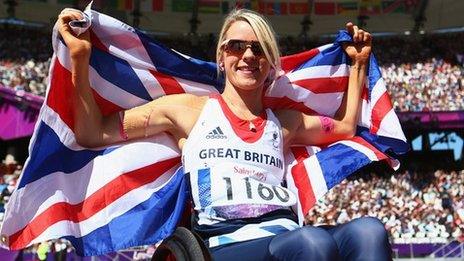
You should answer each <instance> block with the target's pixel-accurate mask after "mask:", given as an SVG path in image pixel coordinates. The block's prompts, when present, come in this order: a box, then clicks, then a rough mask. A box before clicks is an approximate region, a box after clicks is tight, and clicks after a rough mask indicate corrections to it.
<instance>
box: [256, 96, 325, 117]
mask: <svg viewBox="0 0 464 261" xmlns="http://www.w3.org/2000/svg"><path fill="white" fill-rule="evenodd" d="M263 103H264V107H265V108H271V109H273V110H277V109H293V110H297V111H301V112H303V113H306V114H308V115H317V114H318V113H317V112H315V111H314V110H312V109H310V108H309V107H307V106H306V105H305V104H304V103H303V102H296V101H294V100H292V99H290V98H288V97H279V98H276V97H263Z"/></svg>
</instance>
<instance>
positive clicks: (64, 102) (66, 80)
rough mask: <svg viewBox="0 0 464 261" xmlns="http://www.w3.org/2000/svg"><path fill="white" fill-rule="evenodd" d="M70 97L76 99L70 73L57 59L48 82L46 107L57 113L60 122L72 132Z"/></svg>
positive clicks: (72, 99) (72, 114)
mask: <svg viewBox="0 0 464 261" xmlns="http://www.w3.org/2000/svg"><path fill="white" fill-rule="evenodd" d="M70 97H76V95H75V91H74V85H73V83H72V76H71V72H70V71H68V69H66V68H65V67H64V66H62V65H61V64H60V61H59V60H58V59H55V62H54V65H53V71H52V76H51V81H50V91H49V93H48V97H47V105H48V107H50V108H51V109H52V110H54V111H55V112H56V113H58V115H60V118H61V120H62V121H63V122H64V123H65V124H66V125H68V127H69V128H70V129H72V130H73V129H74V113H73V110H72V108H74V106H72V104H73V103H74V102H75V101H74V98H71V99H70ZM70 103H71V104H70Z"/></svg>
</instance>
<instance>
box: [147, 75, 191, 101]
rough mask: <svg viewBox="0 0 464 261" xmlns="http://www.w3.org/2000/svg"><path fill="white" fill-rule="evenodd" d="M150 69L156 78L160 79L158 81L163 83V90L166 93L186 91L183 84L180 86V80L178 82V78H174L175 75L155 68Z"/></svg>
mask: <svg viewBox="0 0 464 261" xmlns="http://www.w3.org/2000/svg"><path fill="white" fill-rule="evenodd" d="M149 71H150V73H151V74H152V75H153V76H154V77H155V78H156V80H158V82H159V83H160V85H161V88H163V91H164V93H165V94H166V95H169V94H178V93H185V91H184V89H182V86H180V84H179V82H177V81H176V79H174V77H172V76H169V75H166V74H163V73H160V72H158V71H155V70H149Z"/></svg>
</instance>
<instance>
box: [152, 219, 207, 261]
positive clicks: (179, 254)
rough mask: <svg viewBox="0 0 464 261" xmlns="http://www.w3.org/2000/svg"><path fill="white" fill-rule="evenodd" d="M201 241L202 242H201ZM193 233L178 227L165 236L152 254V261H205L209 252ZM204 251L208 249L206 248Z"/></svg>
mask: <svg viewBox="0 0 464 261" xmlns="http://www.w3.org/2000/svg"><path fill="white" fill-rule="evenodd" d="M201 243H202V242H201ZM202 245H203V244H200V242H199V241H198V240H197V238H196V237H195V235H194V234H193V233H192V232H191V231H190V230H188V229H186V228H184V227H178V228H177V229H176V231H175V232H174V234H172V235H171V236H170V237H168V238H166V239H165V240H164V241H163V243H161V244H160V245H159V246H158V247H157V248H156V251H155V253H154V254H153V257H152V259H151V260H152V261H165V260H169V261H173V260H176V261H207V260H210V258H209V252H208V253H204V250H205V249H206V248H205V247H202ZM206 251H208V250H207V249H206Z"/></svg>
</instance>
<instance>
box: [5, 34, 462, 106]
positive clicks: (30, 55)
mask: <svg viewBox="0 0 464 261" xmlns="http://www.w3.org/2000/svg"><path fill="white" fill-rule="evenodd" d="M50 38H51V36H50V32H49V31H48V30H43V29H36V28H35V29H32V28H29V29H27V28H24V27H4V28H2V30H0V84H1V85H3V86H7V87H10V88H14V89H15V90H25V91H28V92H32V93H34V94H37V95H44V94H45V89H46V83H47V74H48V68H49V66H50V56H51V44H50ZM158 38H159V37H158ZM324 39H325V40H324ZM324 39H322V38H320V39H312V38H311V40H310V41H309V42H304V41H302V40H301V39H300V38H295V37H282V38H281V39H280V41H279V45H280V47H281V51H282V54H283V55H287V54H293V53H297V52H301V51H304V50H307V49H309V48H313V47H316V46H319V45H322V44H324V43H327V42H330V41H331V40H330V39H328V38H324ZM158 40H159V41H160V42H162V43H164V44H165V45H166V46H168V47H170V48H173V49H176V50H178V51H180V52H182V53H185V54H188V55H191V56H192V57H196V58H200V59H204V60H214V56H215V54H214V52H215V48H213V47H214V46H215V41H216V39H215V36H214V35H205V36H187V37H172V36H171V37H161V38H159V39H158ZM374 46H375V48H374V52H375V54H376V56H377V58H378V61H379V63H380V65H381V69H382V75H383V77H384V79H385V82H386V85H387V88H388V91H389V93H390V95H391V98H392V102H393V105H394V107H395V109H396V110H398V111H449V110H451V111H454V110H464V77H463V76H464V49H463V48H462V47H463V46H464V33H463V32H460V33H447V34H430V35H419V36H402V37H399V36H391V37H376V38H374Z"/></svg>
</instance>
